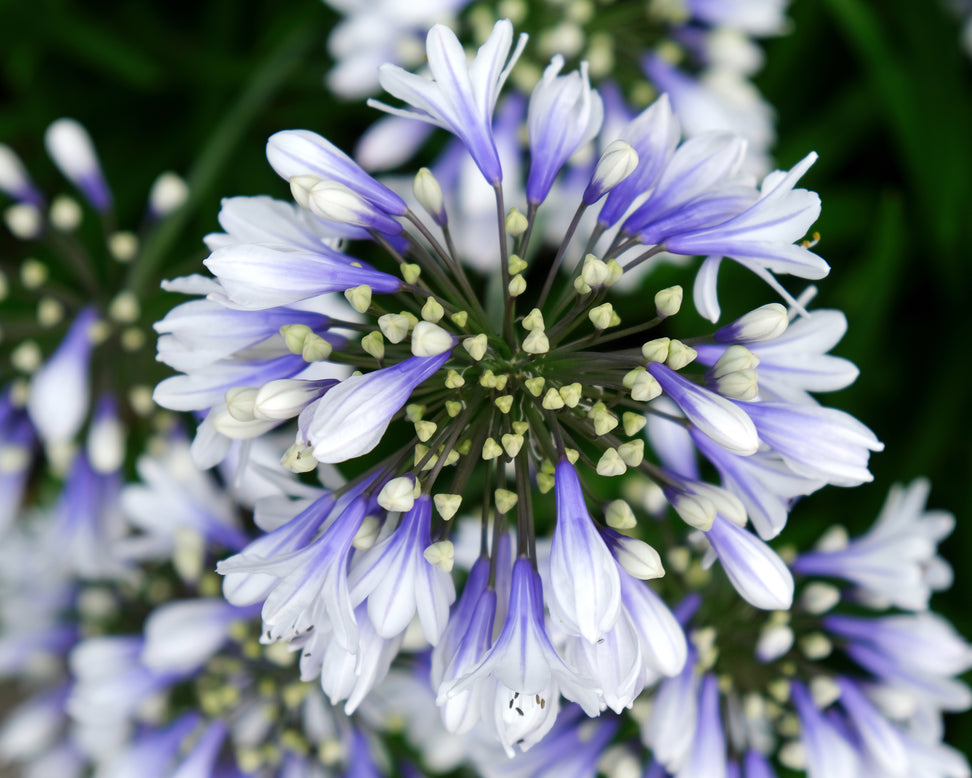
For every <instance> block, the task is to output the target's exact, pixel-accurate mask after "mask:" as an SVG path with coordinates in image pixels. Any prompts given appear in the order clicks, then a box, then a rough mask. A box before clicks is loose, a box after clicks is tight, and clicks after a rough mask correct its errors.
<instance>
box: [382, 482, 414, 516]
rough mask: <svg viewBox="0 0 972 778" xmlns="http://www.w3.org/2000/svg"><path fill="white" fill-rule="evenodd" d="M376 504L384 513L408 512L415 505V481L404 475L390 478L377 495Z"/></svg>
mask: <svg viewBox="0 0 972 778" xmlns="http://www.w3.org/2000/svg"><path fill="white" fill-rule="evenodd" d="M378 504H379V505H380V506H381V507H382V508H384V509H385V510H386V511H403V512H404V511H410V510H411V509H412V506H413V505H415V481H414V480H413V479H412V478H411V477H409V476H405V475H403V476H400V477H399V478H392V480H391V481H389V482H388V483H387V484H385V485H384V486H383V487H382V488H381V491H380V492H379V493H378Z"/></svg>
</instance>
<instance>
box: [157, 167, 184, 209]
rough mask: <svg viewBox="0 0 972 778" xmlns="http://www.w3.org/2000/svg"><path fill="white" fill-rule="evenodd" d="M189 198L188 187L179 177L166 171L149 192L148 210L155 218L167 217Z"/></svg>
mask: <svg viewBox="0 0 972 778" xmlns="http://www.w3.org/2000/svg"><path fill="white" fill-rule="evenodd" d="M188 197H189V187H188V186H186V182H185V181H183V180H182V177H181V176H178V175H176V174H175V173H173V172H171V171H166V172H164V173H162V174H161V175H159V177H158V178H156V179H155V183H154V184H152V188H151V189H150V190H149V208H150V209H151V210H152V212H153V213H154V214H155V215H156V216H168V215H169V214H170V213H172V212H173V211H174V210H175V209H176V208H178V207H179V206H181V205H182V204H183V203H184V202H185V201H186V198H188Z"/></svg>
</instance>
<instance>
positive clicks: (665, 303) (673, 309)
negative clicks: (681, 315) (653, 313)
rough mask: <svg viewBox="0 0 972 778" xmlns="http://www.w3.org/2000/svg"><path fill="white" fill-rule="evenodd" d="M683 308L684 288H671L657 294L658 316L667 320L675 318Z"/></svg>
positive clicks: (656, 307)
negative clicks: (671, 317)
mask: <svg viewBox="0 0 972 778" xmlns="http://www.w3.org/2000/svg"><path fill="white" fill-rule="evenodd" d="M681 307H682V287H680V286H670V287H668V288H667V289H662V290H661V291H660V292H657V293H656V294H655V309H656V310H657V311H658V315H659V316H660V317H661V318H663V319H667V318H668V317H669V316H674V315H675V314H676V313H678V311H679V309H680V308H681Z"/></svg>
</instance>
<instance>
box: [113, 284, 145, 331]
mask: <svg viewBox="0 0 972 778" xmlns="http://www.w3.org/2000/svg"><path fill="white" fill-rule="evenodd" d="M141 312H142V311H141V306H140V305H139V304H138V297H137V296H136V295H135V293H134V292H133V291H131V290H130V289H124V290H122V291H121V292H119V293H118V294H116V295H115V298H114V299H113V300H112V301H111V303H109V305H108V316H109V317H110V318H111V319H113V320H114V321H116V322H119V323H121V324H131V323H132V322H135V321H138V317H139V316H140V315H141Z"/></svg>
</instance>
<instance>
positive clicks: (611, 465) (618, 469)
mask: <svg viewBox="0 0 972 778" xmlns="http://www.w3.org/2000/svg"><path fill="white" fill-rule="evenodd" d="M627 469H628V466H627V465H626V464H625V463H624V460H623V459H622V458H621V455H620V454H619V453H618V452H617V450H615V449H613V448H609V449H607V450H606V451H605V452H604V453H603V454H601V458H600V459H599V460H598V461H597V467H596V470H597V474H598V475H603V476H606V477H608V478H610V477H613V476H616V475H624V473H625V471H626V470H627Z"/></svg>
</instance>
